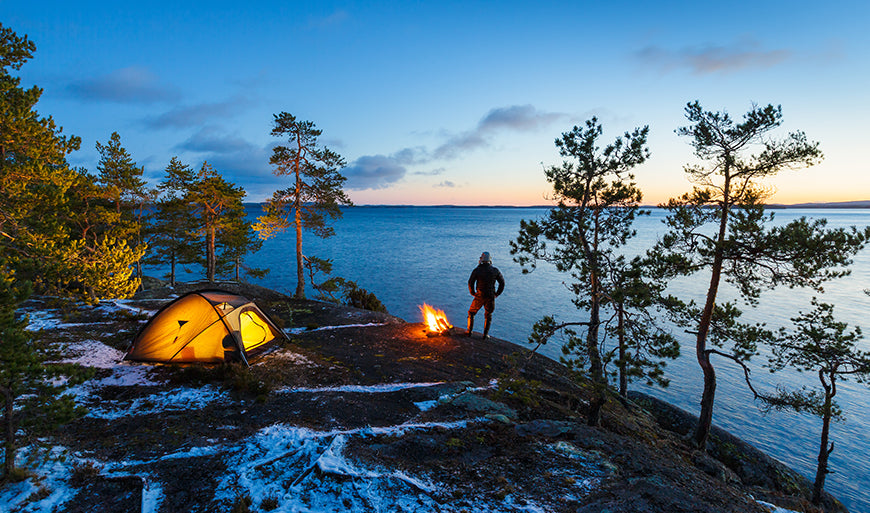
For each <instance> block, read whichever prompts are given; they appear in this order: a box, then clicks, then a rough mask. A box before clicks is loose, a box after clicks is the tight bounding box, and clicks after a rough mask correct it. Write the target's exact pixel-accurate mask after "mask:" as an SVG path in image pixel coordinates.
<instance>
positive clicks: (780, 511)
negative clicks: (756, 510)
mask: <svg viewBox="0 0 870 513" xmlns="http://www.w3.org/2000/svg"><path fill="white" fill-rule="evenodd" d="M755 502H757V503H758V504H760V505H761V507H762V508H764V509H765V511H767V512H768V513H798V512H797V511H794V510H790V509H785V508H780V507H779V506H777V505H775V504H771V503H769V502H764V501H760V500H757V499H756V501H755Z"/></svg>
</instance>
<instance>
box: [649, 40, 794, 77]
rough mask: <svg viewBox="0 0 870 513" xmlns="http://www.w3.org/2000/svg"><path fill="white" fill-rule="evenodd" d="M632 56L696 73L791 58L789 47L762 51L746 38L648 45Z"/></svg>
mask: <svg viewBox="0 0 870 513" xmlns="http://www.w3.org/2000/svg"><path fill="white" fill-rule="evenodd" d="M635 57H636V58H637V59H639V60H641V61H642V62H643V63H644V64H647V65H649V66H653V67H656V68H658V69H660V70H661V71H663V72H668V71H671V70H674V69H688V70H689V71H691V72H692V73H694V74H696V75H709V74H712V73H723V74H727V73H734V72H737V71H742V70H745V69H767V68H771V67H773V66H775V65H777V64H780V63H781V62H783V61H786V60H788V59H789V58H791V57H792V52H791V51H789V50H765V49H761V48H759V45H758V44H757V43H755V42H751V41H745V42H739V43H734V44H731V45H727V46H722V45H719V46H717V45H707V46H702V47H692V48H683V49H681V50H668V49H664V48H660V47H657V46H647V47H646V48H643V49H641V50H639V51H637V52H635Z"/></svg>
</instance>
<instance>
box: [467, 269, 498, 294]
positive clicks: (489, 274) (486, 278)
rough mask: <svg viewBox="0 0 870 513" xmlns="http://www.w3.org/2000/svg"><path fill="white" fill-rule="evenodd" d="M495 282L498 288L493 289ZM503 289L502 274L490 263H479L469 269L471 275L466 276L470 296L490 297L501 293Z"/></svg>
mask: <svg viewBox="0 0 870 513" xmlns="http://www.w3.org/2000/svg"><path fill="white" fill-rule="evenodd" d="M495 282H498V290H495ZM475 284H476V287H475ZM503 290H504V276H502V275H501V271H499V270H498V268H497V267H493V266H492V264H480V265H478V266H477V267H475V268H474V270H473V271H471V277H470V278H468V292H469V293H470V294H471V295H472V296H477V297H480V298H485V299H491V298H494V297H496V296H498V295H499V294H501V293H502V291H503Z"/></svg>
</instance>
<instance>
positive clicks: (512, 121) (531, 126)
mask: <svg viewBox="0 0 870 513" xmlns="http://www.w3.org/2000/svg"><path fill="white" fill-rule="evenodd" d="M563 117H565V116H564V114H557V113H555V112H540V111H538V110H537V109H535V108H534V107H533V106H531V105H513V106H511V107H501V108H498V109H492V110H491V111H489V112H488V113H487V114H486V116H484V117H483V119H481V120H480V124H479V125H478V130H480V131H492V130H499V129H504V130H516V131H529V130H535V129H537V128H538V127H541V126H544V125H548V124H550V123H552V122H553V121H557V120H559V119H561V118H563Z"/></svg>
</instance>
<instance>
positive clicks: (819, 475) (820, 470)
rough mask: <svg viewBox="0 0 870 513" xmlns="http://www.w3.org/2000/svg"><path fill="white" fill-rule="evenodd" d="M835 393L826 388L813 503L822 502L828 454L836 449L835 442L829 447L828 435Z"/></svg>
mask: <svg viewBox="0 0 870 513" xmlns="http://www.w3.org/2000/svg"><path fill="white" fill-rule="evenodd" d="M832 401H833V394H832V393H831V391H830V389H829V387H826V388H825V407H824V416H823V417H822V441H821V443H820V444H819V457H818V462H819V464H818V466H817V467H816V480H815V481H814V482H813V499H812V500H813V504H815V505H819V504H820V503H821V502H822V490H824V488H825V477H827V475H828V456H830V454H831V452H832V451H833V450H834V446H833V444H831V447H830V448H829V447H828V437H829V435H830V430H831V415H832V414H831V403H832Z"/></svg>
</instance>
